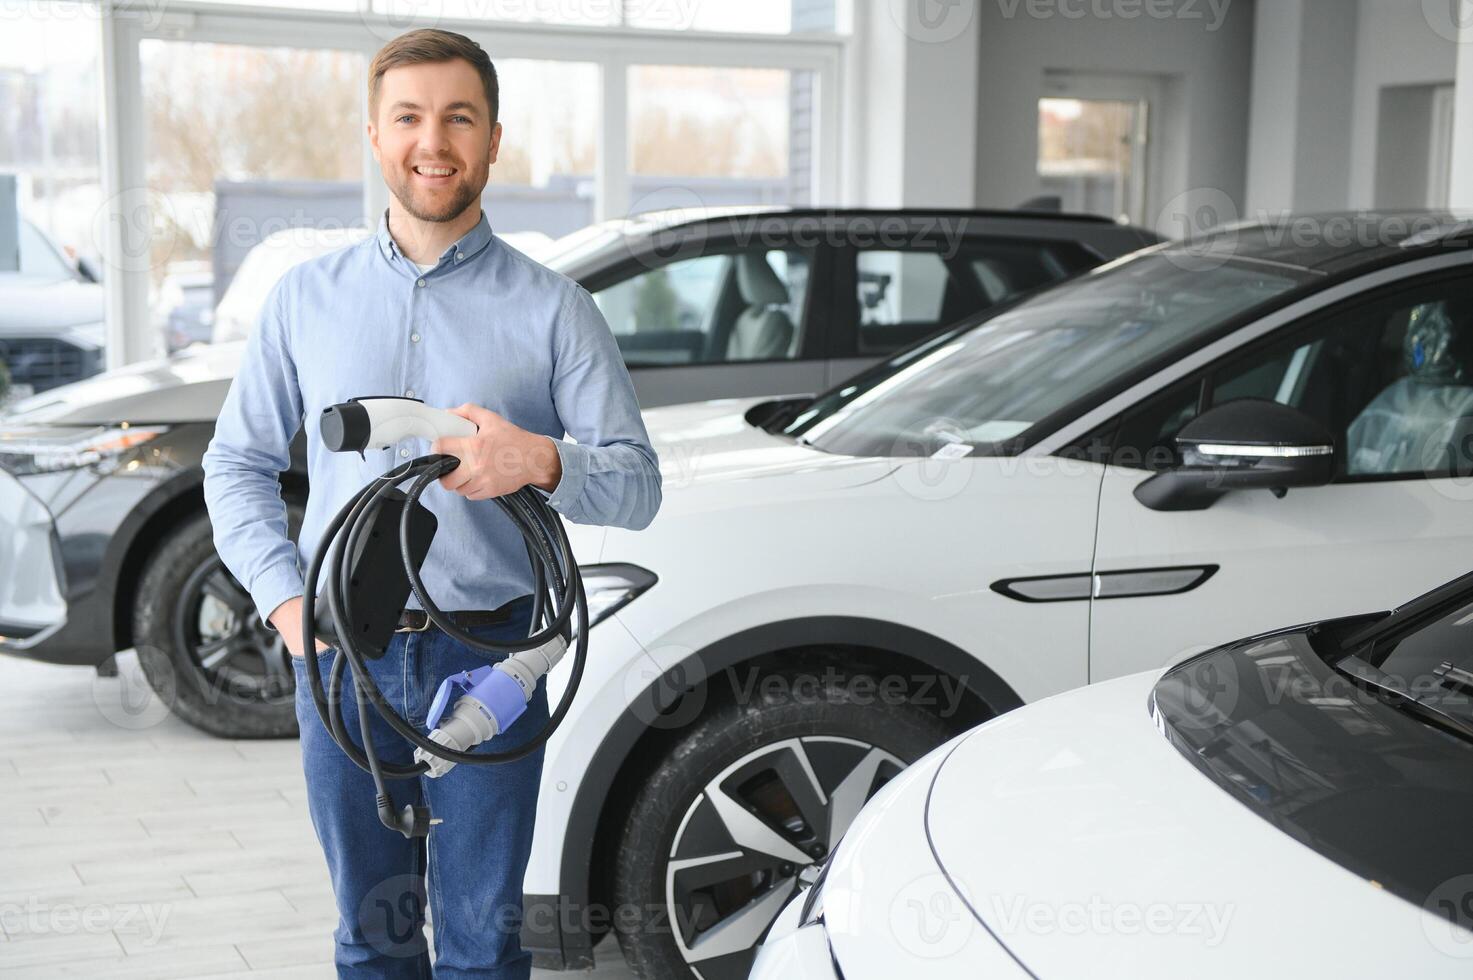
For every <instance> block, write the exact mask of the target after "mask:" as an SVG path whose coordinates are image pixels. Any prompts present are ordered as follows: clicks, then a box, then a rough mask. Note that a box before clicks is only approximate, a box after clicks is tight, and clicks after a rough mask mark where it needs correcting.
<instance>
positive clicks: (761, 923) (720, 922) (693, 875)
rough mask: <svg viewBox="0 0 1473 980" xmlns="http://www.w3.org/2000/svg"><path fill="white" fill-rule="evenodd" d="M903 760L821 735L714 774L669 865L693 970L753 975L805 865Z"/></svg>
mask: <svg viewBox="0 0 1473 980" xmlns="http://www.w3.org/2000/svg"><path fill="white" fill-rule="evenodd" d="M904 767H905V763H903V762H902V761H901V760H900V759H898V758H896V757H895V756H894V755H892V754H890V753H889V752H886V751H884V750H883V749H880V748H877V747H875V746H873V745H870V744H868V743H866V742H863V741H859V740H857V739H852V738H839V737H833V736H822V735H819V736H811V737H800V738H789V739H785V740H783V741H780V742H774V743H772V744H771V745H765V746H763V747H762V748H760V749H758V750H756V751H754V752H751V753H749V754H747V755H745V756H743V757H742V758H741V759H738V760H737V761H736V762H735V763H733V764H732V765H730V766H728V767H727V768H726V769H725V770H723V771H722V772H721V773H720V774H719V775H718V776H716V778H715V779H712V780H711V781H710V783H708V784H707V785H706V786H705V788H704V789H703V790H702V791H701V793H700V795H699V796H698V797H697V798H696V800H695V802H693V803H692V804H691V805H690V808H689V809H688V810H687V811H686V813H685V816H684V819H682V820H681V823H680V828H679V830H678V831H676V834H675V842H674V846H673V847H672V848H671V851H670V859H669V863H668V865H667V867H666V885H665V895H666V903H667V908H666V911H667V914H668V916H669V919H668V921H669V922H670V925H671V930H672V934H673V936H674V939H675V943H676V945H677V946H678V947H679V949H680V953H681V955H682V956H683V957H684V958H685V961H686V963H687V964H688V965H689V966H690V968H691V971H692V972H693V973H694V974H696V975H697V976H699V977H701V978H703V980H740V978H743V977H745V976H746V975H747V972H748V970H749V969H750V968H751V965H752V957H753V954H754V950H755V947H756V945H757V943H758V942H759V941H761V939H762V937H763V936H764V935H765V934H766V932H767V928H768V926H770V925H771V924H772V922H773V920H774V919H775V918H777V915H778V913H779V912H780V911H782V909H783V906H785V905H786V904H787V902H788V900H789V899H790V898H791V897H792V896H793V894H794V892H795V891H796V890H797V887H798V875H799V873H800V872H801V871H802V870H803V869H804V868H805V867H808V866H809V865H811V864H814V863H816V862H818V861H822V860H823V859H824V858H825V857H827V856H828V854H829V852H830V851H831V850H832V849H833V847H834V845H835V844H837V843H838V841H839V838H840V837H842V836H843V835H844V832H845V831H846V830H848V829H849V825H850V824H851V823H852V822H853V821H854V818H855V816H856V815H857V814H858V813H859V810H860V808H861V807H863V806H864V804H865V802H866V801H867V800H869V798H870V797H871V796H873V795H874V793H875V792H876V791H877V790H878V789H879V787H880V786H882V785H884V783H886V782H887V781H889V779H891V778H892V777H893V776H895V775H896V774H897V773H899V772H900V770H901V769H903V768H904ZM824 786H832V787H834V788H833V789H832V790H831V791H829V792H825V791H824V788H823V787H824Z"/></svg>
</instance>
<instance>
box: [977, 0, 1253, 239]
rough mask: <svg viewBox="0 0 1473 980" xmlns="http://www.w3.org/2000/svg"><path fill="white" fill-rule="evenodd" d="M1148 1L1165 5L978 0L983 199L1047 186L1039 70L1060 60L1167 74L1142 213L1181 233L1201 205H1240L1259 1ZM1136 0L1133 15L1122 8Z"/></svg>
mask: <svg viewBox="0 0 1473 980" xmlns="http://www.w3.org/2000/svg"><path fill="white" fill-rule="evenodd" d="M1272 2H1277V0H1272ZM1148 8H1156V9H1159V5H1158V4H1139V5H1131V4H1113V5H1112V4H1090V3H1084V2H1079V0H1036V2H1032V3H1030V0H1016V2H1014V0H985V2H980V3H978V4H977V5H976V11H977V17H978V19H979V21H980V31H979V34H980V37H979V44H980V52H981V54H980V58H979V63H978V84H979V85H980V91H981V99H980V103H979V106H978V116H977V118H978V126H977V138H978V146H977V203H978V204H979V205H980V206H983V207H1012V206H1015V205H1017V204H1019V203H1021V202H1022V201H1024V200H1026V199H1028V198H1030V197H1033V196H1034V195H1036V194H1038V193H1039V192H1040V185H1039V181H1038V177H1037V162H1038V99H1039V98H1040V96H1041V95H1043V94H1044V86H1043V75H1044V72H1045V71H1046V70H1048V69H1056V70H1058V69H1064V70H1072V71H1075V72H1082V73H1083V72H1087V73H1107V74H1108V73H1115V74H1119V73H1136V74H1144V75H1148V76H1151V77H1154V78H1157V79H1159V80H1161V81H1162V83H1163V91H1164V93H1165V94H1164V99H1163V103H1164V104H1163V105H1162V106H1160V107H1159V109H1160V111H1158V112H1156V113H1155V116H1156V118H1155V120H1154V123H1153V127H1152V134H1151V135H1152V140H1153V142H1154V143H1155V144H1156V145H1157V147H1159V148H1160V149H1161V150H1162V151H1163V152H1162V153H1161V155H1160V157H1159V159H1158V163H1157V168H1156V171H1157V172H1155V173H1153V174H1148V177H1147V182H1148V190H1149V192H1148V194H1147V199H1146V201H1147V203H1146V214H1147V215H1148V216H1149V217H1148V219H1147V222H1146V223H1147V224H1152V225H1156V226H1158V227H1159V228H1160V229H1161V230H1162V231H1166V232H1168V233H1172V234H1181V233H1182V231H1183V227H1182V223H1183V221H1184V220H1185V221H1188V222H1191V223H1196V221H1197V220H1198V219H1197V217H1196V216H1197V215H1198V214H1199V213H1200V209H1201V208H1202V207H1203V206H1205V207H1207V208H1209V209H1210V210H1211V212H1212V213H1218V212H1221V211H1222V210H1223V209H1224V207H1232V208H1241V207H1242V202H1243V193H1244V187H1245V181H1246V169H1247V139H1248V99H1249V76H1250V74H1251V70H1252V64H1253V14H1254V3H1253V2H1251V0H1216V2H1215V3H1209V2H1207V0H1181V2H1180V3H1178V4H1177V5H1176V11H1177V14H1178V15H1177V16H1170V17H1164V18H1158V17H1153V16H1149V15H1148V14H1147V13H1145V11H1146V10H1147V9H1148ZM1130 10H1135V11H1137V15H1136V16H1134V17H1132V18H1128V19H1127V18H1126V17H1123V16H1121V15H1120V14H1121V12H1125V11H1130ZM1098 11H1104V12H1106V13H1109V14H1111V15H1110V16H1103V17H1102V16H1100V14H1099V13H1098ZM1039 13H1044V14H1047V16H1037V14H1039ZM1081 14H1082V16H1079V15H1081ZM1227 217H1231V215H1227Z"/></svg>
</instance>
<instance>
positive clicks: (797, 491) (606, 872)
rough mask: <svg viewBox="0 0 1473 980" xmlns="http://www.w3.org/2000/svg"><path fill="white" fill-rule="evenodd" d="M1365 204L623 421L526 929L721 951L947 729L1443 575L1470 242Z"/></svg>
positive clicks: (701, 968)
mask: <svg viewBox="0 0 1473 980" xmlns="http://www.w3.org/2000/svg"><path fill="white" fill-rule="evenodd" d="M1316 220H1320V219H1316ZM1365 220H1366V221H1369V222H1370V224H1369V226H1368V227H1367V228H1366V229H1365V230H1364V234H1361V235H1352V236H1349V237H1348V240H1347V238H1346V237H1345V236H1339V235H1335V236H1328V237H1327V240H1326V241H1325V242H1323V243H1321V244H1314V243H1306V242H1305V239H1306V237H1307V236H1306V235H1304V234H1302V233H1301V232H1298V231H1295V232H1294V233H1293V234H1292V236H1291V235H1290V232H1289V231H1286V230H1285V229H1282V228H1276V227H1241V228H1233V229H1229V230H1227V231H1225V232H1222V233H1220V234H1218V235H1216V236H1214V237H1213V238H1211V239H1210V240H1208V241H1206V242H1203V243H1197V244H1195V245H1191V246H1188V245H1170V246H1162V247H1160V248H1157V249H1152V250H1149V251H1146V252H1143V253H1139V254H1138V255H1136V256H1132V257H1129V258H1126V259H1123V260H1120V261H1118V262H1116V263H1113V264H1111V265H1109V266H1105V267H1103V268H1101V269H1099V270H1097V271H1094V272H1090V273H1086V274H1084V275H1082V276H1080V277H1078V278H1075V279H1073V280H1071V281H1069V282H1066V283H1063V284H1061V285H1058V286H1055V287H1052V288H1050V289H1048V290H1046V291H1043V292H1041V293H1036V294H1034V295H1032V296H1031V297H1029V298H1027V299H1025V300H1023V301H1021V302H1020V303H1017V304H1014V305H1012V306H1011V307H1009V308H1007V309H1005V310H1003V311H1001V312H997V311H994V312H993V313H992V314H990V315H987V316H984V317H982V318H981V319H977V320H974V321H972V322H969V323H966V324H964V325H962V326H960V327H958V328H956V329H954V330H951V331H948V332H945V333H943V334H941V335H940V336H937V337H934V338H932V339H929V340H927V341H925V342H923V343H921V344H919V345H917V346H914V347H912V348H910V349H908V350H907V351H905V352H903V353H901V354H899V355H896V356H895V357H893V358H891V359H890V360H888V361H886V362H884V363H882V364H881V365H880V366H878V367H877V368H875V369H873V370H871V371H869V372H866V373H865V374H862V375H859V376H858V377H856V378H854V379H853V380H851V381H849V382H846V383H844V384H843V386H841V387H839V388H836V389H834V390H832V391H829V392H828V393H826V394H824V395H821V396H820V397H818V398H817V399H816V400H814V399H811V398H809V399H794V400H789V401H780V402H771V401H767V402H758V401H753V400H741V401H727V402H710V403H704V404H699V405H690V406H677V407H670V408H666V409H658V410H654V411H651V412H649V413H647V416H646V418H647V422H648V424H649V427H650V432H651V436H652V439H653V440H654V442H655V445H656V448H657V450H658V451H659V453H660V456H661V463H662V466H663V468H664V474H665V499H664V505H663V508H662V510H661V512H660V514H659V516H658V517H657V518H656V519H655V521H654V522H653V523H652V524H651V525H650V526H649V527H648V528H647V529H645V530H642V531H638V532H632V531H625V530H618V529H611V530H607V531H604V530H600V529H591V528H582V527H574V528H572V529H571V530H572V531H573V532H574V538H573V544H574V547H575V551H576V553H577V555H578V556H579V560H580V562H581V563H583V564H584V565H585V566H587V567H586V570H585V573H586V577H587V583H588V591H589V594H590V596H591V601H592V605H593V608H594V609H595V611H596V613H597V614H598V615H599V616H600V617H601V621H600V622H598V623H597V624H596V625H594V627H593V629H592V632H591V634H590V641H591V642H590V655H589V660H588V667H587V672H586V673H585V675H584V676H583V680H582V686H581V687H580V689H579V692H578V697H577V700H576V701H575V703H574V705H573V707H572V710H571V712H570V713H569V714H568V716H567V718H566V720H565V722H564V724H563V726H562V728H561V729H560V730H559V732H558V734H557V736H556V737H555V738H554V739H553V740H552V741H551V742H550V743H549V745H548V750H547V755H546V760H545V767H544V777H543V784H542V793H541V798H540V803H539V810H538V818H537V832H536V836H535V840H534V844H533V852H532V857H531V862H530V866H529V869H528V872H527V876H526V879H525V888H526V892H527V896H526V903H527V910H528V911H527V918H526V922H525V927H524V931H523V943H524V945H525V946H526V947H528V948H531V949H533V950H535V951H536V952H537V953H539V954H540V956H539V962H541V963H543V964H544V965H563V966H568V967H584V966H587V965H588V964H589V963H590V962H591V959H592V946H593V943H594V941H595V940H596V939H597V937H598V936H599V935H601V934H602V933H604V932H606V931H607V930H609V929H611V928H612V929H616V930H617V931H618V932H619V935H620V939H621V941H622V946H623V950H624V953H625V955H626V957H627V958H628V959H629V961H630V962H631V963H632V964H633V965H634V968H635V969H636V971H638V972H639V973H640V974H641V975H642V976H646V977H652V978H654V977H659V978H669V977H681V976H694V977H700V978H702V980H731V978H741V977H745V976H746V973H747V971H748V970H749V969H750V968H751V964H752V961H753V956H754V948H755V944H756V943H757V942H758V941H759V940H760V938H761V937H762V935H763V934H764V933H765V931H766V930H767V928H768V926H769V925H770V924H771V923H772V921H773V920H774V919H775V917H776V916H777V913H778V911H779V910H780V909H781V907H782V906H783V905H784V904H785V903H786V901H787V900H788V898H789V897H790V896H791V894H792V893H793V890H794V889H795V888H796V880H797V877H798V875H799V874H800V873H802V871H803V868H804V867H805V866H806V865H810V864H812V863H814V862H815V861H817V860H819V859H821V858H822V857H823V856H824V855H825V854H827V853H828V851H829V849H830V848H831V847H832V845H833V843H834V842H835V841H836V840H837V839H838V837H839V835H840V834H842V833H843V831H844V830H845V828H846V827H847V826H848V824H849V822H850V821H851V820H852V819H853V816H854V814H855V813H857V812H858V810H859V809H860V806H861V805H862V804H863V802H864V801H865V800H866V799H867V798H868V797H870V796H871V795H872V794H873V792H874V791H875V790H876V789H877V788H878V787H879V786H881V785H883V784H884V783H885V782H886V780H888V779H889V778H891V777H893V776H895V775H897V774H898V773H899V772H900V771H901V770H902V769H903V768H904V767H905V766H906V765H907V764H909V763H911V762H913V761H914V760H916V759H918V758H920V757H921V756H923V755H925V754H926V753H927V752H928V751H930V750H931V749H932V748H934V747H935V746H936V745H939V744H942V743H943V742H945V741H946V740H947V739H948V738H950V737H953V736H955V735H957V734H959V733H961V732H963V731H966V730H968V729H970V728H972V727H974V726H976V725H977V724H980V723H981V722H983V721H986V720H987V719H988V718H991V717H993V716H995V715H998V714H1001V713H1003V712H1005V711H1007V710H1009V709H1011V708H1014V707H1017V706H1018V705H1021V704H1023V703H1025V702H1032V701H1037V700H1039V699H1042V698H1044V697H1047V696H1049V695H1053V694H1057V693H1060V692H1063V691H1066V690H1070V689H1072V688H1076V687H1080V686H1082V685H1084V684H1087V683H1090V682H1095V681H1103V680H1108V679H1111V678H1117V677H1123V676H1126V675H1130V674H1135V673H1138V672H1140V671H1143V670H1160V669H1161V668H1163V667H1165V666H1167V665H1168V664H1169V663H1171V662H1173V661H1174V660H1176V659H1179V658H1180V657H1182V656H1185V655H1187V654H1190V653H1196V652H1200V651H1202V650H1205V649H1209V648H1211V647H1215V646H1218V645H1220V644H1222V643H1225V642H1228V641H1230V640H1232V639H1234V638H1236V637H1241V636H1245V635H1251V634H1254V633H1258V632H1262V631H1265V630H1268V629H1274V628H1277V627H1280V626H1282V625H1283V624H1285V623H1292V622H1302V621H1305V620H1309V619H1322V618H1332V617H1336V616H1342V615H1348V614H1352V613H1355V612H1358V611H1360V610H1364V609H1376V608H1380V609H1384V608H1388V607H1389V606H1391V605H1393V604H1394V603H1396V602H1398V601H1400V600H1401V599H1402V598H1404V597H1405V595H1407V594H1412V593H1415V592H1417V591H1424V590H1426V589H1430V588H1432V587H1433V586H1435V585H1437V584H1438V583H1439V582H1444V581H1447V580H1449V579H1450V578H1452V577H1453V576H1454V575H1456V574H1459V573H1461V572H1462V571H1465V570H1466V569H1467V568H1468V567H1469V564H1470V562H1469V555H1470V554H1473V519H1470V515H1473V505H1470V499H1473V481H1470V479H1469V477H1470V474H1473V439H1470V438H1469V437H1470V434H1473V429H1470V428H1469V422H1468V418H1469V417H1470V416H1473V275H1470V273H1473V249H1470V248H1468V247H1467V246H1468V244H1469V242H1470V241H1473V232H1470V231H1469V226H1467V225H1465V224H1458V223H1455V222H1452V221H1451V220H1450V219H1448V220H1447V221H1446V223H1444V224H1435V225H1433V226H1430V227H1428V228H1425V229H1423V230H1421V231H1420V232H1416V233H1413V232H1412V231H1409V229H1408V226H1409V225H1413V226H1414V225H1415V222H1414V221H1413V220H1412V219H1410V218H1409V219H1407V220H1406V221H1405V222H1404V223H1403V224H1402V225H1401V226H1400V229H1399V230H1398V226H1397V225H1396V224H1395V223H1394V222H1393V221H1392V220H1391V219H1387V218H1383V217H1374V216H1373V217H1370V218H1367V219H1365ZM1312 227H1313V226H1312ZM1291 237H1292V239H1293V242H1299V243H1301V244H1297V245H1296V244H1293V243H1292V242H1291V241H1290V238H1291ZM564 676H565V674H555V675H554V676H553V678H552V681H553V683H552V686H551V691H550V693H551V694H552V695H553V696H554V697H557V696H558V695H559V694H560V693H561V691H560V684H561V679H562V677H564ZM1128 687H1129V685H1128V684H1127V685H1126V687H1125V688H1117V689H1115V690H1122V691H1124V690H1127V689H1128ZM1101 696H1102V697H1103V696H1105V695H1101ZM1130 696H1138V697H1140V698H1144V696H1145V691H1144V688H1143V687H1140V685H1138V690H1137V693H1136V694H1135V695H1130ZM991 846H992V845H989V849H988V851H987V853H992V851H991ZM997 846H999V847H1005V844H1003V843H999V844H998V845H997Z"/></svg>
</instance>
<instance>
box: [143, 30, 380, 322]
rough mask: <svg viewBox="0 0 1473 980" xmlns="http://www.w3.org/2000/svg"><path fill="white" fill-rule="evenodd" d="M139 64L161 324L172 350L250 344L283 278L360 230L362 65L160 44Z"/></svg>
mask: <svg viewBox="0 0 1473 980" xmlns="http://www.w3.org/2000/svg"><path fill="white" fill-rule="evenodd" d="M139 58H140V60H141V62H142V69H143V98H144V104H145V105H146V106H147V107H148V116H147V128H146V132H145V141H146V143H145V145H146V161H147V173H148V189H149V204H150V206H151V208H152V209H153V215H152V222H153V224H152V234H153V243H152V249H151V253H150V255H149V272H150V284H151V286H152V289H153V292H152V303H151V307H152V310H153V321H154V326H155V328H156V330H157V331H158V335H159V337H160V339H161V343H162V345H163V346H164V347H165V348H166V349H168V350H175V349H178V348H180V347H184V346H188V345H189V344H192V343H209V342H210V341H211V340H212V339H235V338H238V337H240V336H244V334H245V333H246V332H247V331H248V330H249V328H250V326H251V325H252V324H254V321H255V316H256V312H257V311H258V310H259V309H260V305H261V303H262V302H264V301H265V298H266V294H267V293H268V292H269V291H270V289H271V286H273V285H274V284H275V281H276V279H277V278H279V276H280V275H281V273H282V272H284V271H285V270H286V268H288V267H290V265H292V264H293V263H295V262H298V261H302V260H303V259H306V258H310V257H311V256H313V255H317V254H321V253H324V252H328V251H332V250H333V249H336V248H340V247H342V246H343V245H344V244H346V243H347V241H348V238H347V237H345V233H344V230H345V229H349V228H355V227H358V226H361V225H362V224H363V138H364V137H363V132H364V128H363V114H362V109H361V106H360V100H361V92H362V89H363V85H364V80H365V71H366V67H365V65H364V61H363V58H362V56H360V55H358V54H356V53H352V52H345V51H334V50H313V49H304V48H265V47H255V46H249V45H234V44H203V43H185V42H175V41H154V40H150V41H144V42H142V43H141V44H140V45H139ZM205 120H208V123H209V124H208V125H202V121H205ZM258 248H259V249H260V250H261V253H262V254H258V255H257V256H256V257H255V259H254V260H253V261H252V262H251V263H250V264H249V267H248V271H249V269H254V270H256V271H255V272H254V273H252V274H249V275H245V276H243V277H242V279H241V285H240V288H238V289H236V290H234V291H232V290H231V289H230V287H231V285H232V283H233V281H234V280H235V278H236V274H237V272H239V271H240V270H241V268H242V265H243V264H245V263H246V258H247V256H248V255H250V254H251V253H252V252H253V251H254V250H257V249H258ZM267 252H269V253H270V255H269V256H266V255H265V254H264V253H267ZM205 283H208V286H206V285H205ZM217 305H218V306H219V310H217V309H216V306H217ZM217 313H218V314H220V315H219V316H218V317H217ZM225 314H229V315H228V316H226V315H225Z"/></svg>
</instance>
